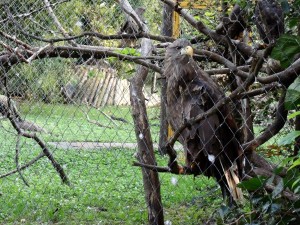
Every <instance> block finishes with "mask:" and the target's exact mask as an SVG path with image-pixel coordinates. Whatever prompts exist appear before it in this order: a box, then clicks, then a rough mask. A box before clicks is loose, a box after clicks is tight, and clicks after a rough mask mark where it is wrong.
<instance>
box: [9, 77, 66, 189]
mask: <svg viewBox="0 0 300 225" xmlns="http://www.w3.org/2000/svg"><path fill="white" fill-rule="evenodd" d="M3 81H4V82H3V83H4V87H5V91H6V96H7V100H8V101H7V103H8V108H9V109H10V108H11V104H12V103H11V96H10V92H9V90H8V88H7V74H5V76H4V79H3ZM7 118H8V119H9V121H10V123H11V124H12V126H13V128H14V129H15V130H16V131H17V133H18V135H20V136H23V137H26V138H31V139H33V140H34V141H35V142H36V143H37V144H38V145H39V146H40V147H41V149H42V151H43V153H44V155H45V156H47V158H48V159H49V160H50V162H51V163H52V165H53V167H54V168H55V169H56V171H57V172H58V174H59V175H60V178H61V179H62V181H63V183H65V184H67V185H70V181H69V179H68V177H67V175H66V173H65V171H64V169H63V168H62V167H61V165H60V164H59V163H57V162H56V160H55V159H54V157H53V155H52V153H51V152H50V151H49V149H48V147H47V145H46V143H45V142H44V141H43V140H42V139H40V138H39V137H38V136H37V135H36V133H26V132H24V131H22V129H21V128H20V127H19V126H18V123H17V122H16V120H15V118H14V116H13V115H12V114H11V112H10V110H8V111H7Z"/></svg>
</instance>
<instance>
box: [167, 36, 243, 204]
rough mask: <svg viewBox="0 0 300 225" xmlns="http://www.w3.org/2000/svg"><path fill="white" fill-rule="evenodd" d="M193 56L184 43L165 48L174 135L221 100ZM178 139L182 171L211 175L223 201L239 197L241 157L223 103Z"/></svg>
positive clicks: (226, 107)
mask: <svg viewBox="0 0 300 225" xmlns="http://www.w3.org/2000/svg"><path fill="white" fill-rule="evenodd" d="M192 56H193V48H192V47H191V44H190V42H189V41H188V40H186V39H178V40H176V41H174V42H173V43H172V44H171V45H169V46H168V48H167V50H166V56H165V64H164V76H165V77H166V79H167V118H168V122H169V124H170V125H171V127H172V129H173V130H175V131H176V130H177V129H178V128H179V127H180V126H181V125H182V124H183V123H184V122H185V121H187V120H189V119H191V118H194V117H196V116H197V115H199V114H202V113H204V112H206V111H207V110H209V109H210V108H211V107H213V106H214V104H215V103H216V102H218V101H219V100H220V99H221V98H224V94H223V92H222V91H221V89H220V88H219V87H218V86H217V84H216V83H215V82H214V81H213V80H212V79H211V78H210V77H209V76H208V75H207V74H206V73H205V72H204V71H203V70H202V69H201V68H200V67H199V66H198V64H197V63H196V61H194V59H193V57H192ZM178 141H179V142H180V143H181V144H182V145H183V147H184V150H185V158H186V166H185V167H184V168H186V170H183V171H189V173H190V174H194V175H195V176H197V175H200V174H204V175H206V176H208V177H215V178H216V180H217V182H218V183H219V185H220V187H221V190H222V194H223V197H224V198H225V197H226V196H228V197H229V200H240V199H241V198H242V194H241V191H240V189H239V188H238V187H237V183H239V180H240V179H241V177H242V174H243V156H242V150H241V148H240V144H239V137H238V134H237V126H236V125H235V121H234V119H233V117H232V115H231V113H230V110H229V107H228V106H227V105H224V106H222V107H221V108H220V109H219V110H217V112H215V113H213V114H211V115H209V116H207V117H206V118H205V119H204V120H202V121H200V122H197V123H195V124H192V125H191V126H188V127H187V128H185V130H184V131H183V132H182V133H181V135H180V137H179V138H178ZM179 173H181V172H179ZM183 173H184V172H183Z"/></svg>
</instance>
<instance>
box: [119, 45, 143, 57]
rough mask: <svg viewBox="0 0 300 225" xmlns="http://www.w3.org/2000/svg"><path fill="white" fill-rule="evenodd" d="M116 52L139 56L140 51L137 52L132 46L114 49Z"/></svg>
mask: <svg viewBox="0 0 300 225" xmlns="http://www.w3.org/2000/svg"><path fill="white" fill-rule="evenodd" d="M116 52H117V53H121V54H124V55H132V56H140V55H141V53H140V52H138V51H137V50H136V49H134V48H128V47H126V48H123V49H122V50H116Z"/></svg>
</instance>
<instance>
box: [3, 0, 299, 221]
mask: <svg viewBox="0 0 300 225" xmlns="http://www.w3.org/2000/svg"><path fill="white" fill-rule="evenodd" d="M258 2H260V3H256V2H255V3H254V2H253V1H251V2H248V1H241V3H240V7H241V8H240V7H238V6H237V5H234V4H233V2H231V1H176V3H175V2H174V1H168V0H164V1H144V0H132V1H128V2H127V1H112V0H107V1H102V0H38V1H31V0H28V1H22V0H11V1H8V0H7V1H5V0H4V1H1V2H0V8H1V11H0V69H1V71H0V87H1V89H0V115H1V120H0V131H1V132H0V140H1V141H0V142H1V145H0V146H1V147H0V149H1V151H0V155H1V159H0V178H1V180H0V202H1V203H0V205H1V208H0V223H1V224H147V223H152V224H163V223H164V224H168V225H170V224H297V221H299V215H298V213H299V193H298V192H299V188H298V187H299V185H298V183H299V173H298V171H297V170H287V168H288V167H289V166H290V165H293V163H294V160H295V163H296V164H295V163H294V166H295V167H296V168H297V165H298V164H297V158H296V156H297V155H298V148H299V146H298V144H299V143H297V139H296V141H295V138H297V137H298V135H299V133H297V130H298V129H300V128H299V121H298V120H299V118H298V116H297V115H298V114H297V107H293V106H291V105H293V104H296V105H297V103H298V102H297V100H298V97H299V92H298V83H297V80H296V82H294V83H293V84H292V82H293V81H294V80H295V79H296V77H297V76H298V72H299V65H298V64H299V63H298V61H299V60H298V57H297V54H296V53H299V46H298V47H297V46H296V47H294V46H293V42H292V41H291V39H288V38H289V37H285V38H286V39H280V41H278V42H277V43H279V44H278V46H279V47H277V48H276V46H275V47H274V43H275V41H276V40H277V39H278V38H279V36H280V35H281V34H283V33H284V30H283V31H281V29H282V27H281V25H280V26H279V25H278V26H277V27H276V26H275V25H274V24H275V22H278V21H279V23H280V21H281V20H282V19H283V13H282V12H281V13H280V10H278V7H279V3H278V4H277V3H275V2H277V1H271V0H268V1H258ZM267 2H271V4H273V5H272V7H274V8H272V7H271V8H272V9H273V11H272V13H271V14H272V16H275V17H272V18H273V21H274V24H273V25H272V26H273V27H272V26H271V27H269V28H265V29H266V30H264V35H265V36H264V37H263V36H261V35H262V34H261V31H260V30H259V29H263V27H262V26H261V24H265V18H266V16H268V15H270V12H262V9H264V7H263V6H265V5H263V4H267ZM281 2H282V1H281ZM283 2H285V3H286V4H287V5H288V6H289V7H290V9H291V10H290V11H289V12H284V13H285V14H284V17H285V21H286V23H288V22H287V21H290V20H289V19H291V18H294V17H295V15H296V16H298V15H297V13H295V12H297V7H299V4H298V2H299V1H295V2H296V3H295V4H294V5H292V4H291V2H290V1H283ZM259 4H262V6H260V5H259ZM166 5H168V6H169V7H171V9H172V7H173V8H175V10H177V11H178V12H180V15H181V17H180V23H179V27H178V28H179V29H180V32H179V33H180V34H179V37H178V38H185V39H188V40H189V41H190V42H191V43H192V45H193V48H194V53H195V54H194V59H195V62H196V64H197V67H198V66H199V68H201V69H202V70H204V71H206V73H207V74H208V75H209V76H210V77H211V78H212V79H213V80H214V82H215V83H216V84H217V85H218V87H219V88H220V90H221V91H222V98H221V99H223V100H224V99H225V102H224V104H223V105H226V107H227V109H228V112H227V114H226V115H224V114H223V115H222V119H221V120H222V121H220V123H219V127H221V126H223V124H224V123H226V120H227V119H228V117H230V116H232V117H233V118H234V121H235V123H236V124H237V127H238V129H236V130H230V132H232V133H233V136H234V137H235V135H236V133H235V132H237V133H240V134H241V139H239V148H241V149H246V147H247V145H245V143H247V144H249V143H250V144H251V146H252V149H251V150H254V151H255V152H256V153H258V155H259V156H257V155H255V156H253V155H252V158H251V159H250V158H247V157H249V155H247V154H250V153H249V152H247V154H246V156H245V157H246V158H247V160H245V162H246V163H245V164H246V165H245V166H246V167H245V168H244V169H243V170H244V172H245V174H244V175H243V177H240V179H241V180H242V179H243V180H245V183H244V181H243V185H244V186H241V188H242V190H243V194H244V201H243V203H242V204H239V205H235V204H233V205H231V204H230V203H228V201H227V200H228V196H227V198H225V199H223V197H222V190H221V188H220V186H219V185H218V182H216V179H215V178H214V174H209V172H207V171H209V170H210V168H211V166H213V164H214V163H212V165H210V166H208V167H207V168H206V171H201V173H203V174H206V175H209V176H210V177H207V176H205V175H199V174H194V175H199V176H188V175H186V174H181V175H178V174H174V171H172V170H171V169H170V168H168V167H167V166H171V165H170V164H169V157H170V155H168V154H165V155H162V153H163V150H164V149H163V148H162V147H165V144H166V143H168V140H172V137H168V139H166V140H163V139H162V137H164V138H165V136H164V135H162V133H164V134H166V133H167V127H166V126H164V125H163V124H166V121H168V123H171V124H172V123H179V125H181V124H184V123H185V122H189V123H187V124H186V127H185V128H184V129H183V130H184V132H190V131H189V129H190V127H189V125H191V126H192V127H193V126H195V124H190V122H191V121H189V119H193V118H190V117H189V113H190V112H191V110H190V111H189V109H188V108H184V107H182V106H179V105H180V104H182V105H187V104H186V102H184V101H185V100H184V98H182V96H184V94H185V92H184V89H185V88H186V86H187V87H189V84H184V85H182V87H180V89H178V90H179V92H180V91H181V92H180V94H179V95H178V96H180V97H178V99H180V101H179V100H178V99H176V100H177V101H178V108H179V109H182V110H183V112H181V111H178V112H174V111H168V110H167V114H166V115H163V114H162V113H161V111H162V107H165V104H164V101H165V100H166V99H167V98H168V95H172V94H173V93H171V92H170V91H169V92H168V91H167V96H162V95H163V93H164V91H165V90H169V89H167V88H166V86H164V82H165V81H167V82H170V81H169V80H168V79H166V77H164V75H165V73H166V72H165V71H164V64H165V63H164V57H165V52H166V48H167V46H168V45H170V42H172V41H174V40H175V39H176V38H174V37H170V34H162V33H163V32H164V30H166V27H165V26H166V24H167V20H170V19H171V18H172V13H170V12H172V10H171V11H170V9H168V8H167V7H166ZM128 6H129V9H131V7H132V8H133V9H135V11H128ZM275 6H276V7H277V8H276V7H275ZM283 6H284V5H283ZM282 8H283V9H285V8H284V7H282ZM168 10H169V11H168ZM260 10H261V11H260ZM163 11H165V13H166V12H169V14H168V13H166V14H165V15H167V16H165V17H163ZM264 13H266V14H264ZM257 24H260V26H259V25H257ZM173 26H177V25H173ZM289 26H290V27H289ZM167 28H170V27H167ZM173 29H174V27H173ZM298 29H299V28H298ZM285 30H286V31H287V30H289V32H290V33H292V34H293V35H295V36H292V37H293V38H295V37H296V39H295V40H298V39H299V36H297V35H296V34H295V32H296V31H295V30H296V29H295V27H293V25H292V23H289V25H286V27H285ZM276 32H277V33H276ZM293 32H294V33H293ZM278 33H279V34H278ZM167 36H168V37H167ZM147 38H149V39H150V40H151V41H152V44H153V46H152V47H153V48H151V55H150V56H146V57H145V55H144V52H143V51H144V50H143V49H141V47H142V48H143V46H144V43H143V40H145V39H147ZM293 38H292V39H293ZM297 38H298V39H297ZM293 40H294V39H293ZM280 46H281V49H280ZM287 47H290V49H292V50H291V51H290V52H287V53H285V50H286V49H285V48H287ZM271 48H274V49H275V50H276V51H277V52H279V53H281V54H282V55H283V56H282V58H283V59H282V60H280V57H279V56H278V54H277V59H278V57H279V61H281V62H287V59H286V58H289V60H290V61H288V62H287V63H289V65H287V66H283V65H281V66H280V64H279V61H278V60H275V59H274V58H276V57H274V58H273V56H274V55H276V54H275V53H274V54H273V53H272V55H270V50H272V49H271ZM278 49H279V50H278ZM273 52H274V51H273ZM291 52H292V53H291ZM291 54H292V55H291ZM271 56H272V57H271ZM290 56H293V59H291V58H290ZM284 60H285V61H284ZM259 63H261V64H260V66H259ZM141 65H142V66H145V67H142V68H146V67H147V68H148V69H149V71H147V73H146V76H142V75H141V74H142V73H143V72H141V70H140V68H141V67H140V66H141ZM178 65H180V63H179V61H178V63H174V65H172V66H174V68H175V67H176V66H178ZM139 73H141V74H139ZM250 76H254V77H253V79H252V80H250V81H249V82H250V83H249V85H245V81H247V79H248V78H249V77H250ZM139 79H142V86H143V87H139V88H141V90H142V94H141V93H139V92H134V87H133V86H134V82H133V81H139ZM180 79H183V80H184V79H186V78H183V77H180ZM140 84H141V83H140ZM290 84H292V87H290V88H289V89H290V90H291V89H292V91H295V92H287V90H286V89H287V88H288V86H289V85H290ZM239 88H240V89H239ZM237 89H239V92H238V93H236V95H235V96H234V97H232V96H233V95H232V94H233V93H235V92H236V90H237ZM289 89H288V90H289ZM205 90H206V89H205ZM174 91H175V89H174ZM186 91H187V92H188V94H186V96H188V95H189V96H192V95H193V97H195V96H194V95H195V92H192V91H191V90H190V89H189V88H187V89H186ZM291 93H295V94H294V95H293V94H291ZM209 95H210V94H209ZM285 95H286V96H287V97H289V99H288V100H285V106H286V107H287V108H288V109H289V110H290V111H289V114H292V113H294V114H292V116H290V117H289V118H290V119H287V113H288V112H287V111H286V110H285V109H284V107H283V104H284V99H285V98H284V97H285ZM225 96H226V98H224V97H225ZM291 96H294V98H292V97H291ZM136 98H137V100H138V102H141V107H143V104H144V103H145V109H146V112H147V115H144V116H145V118H144V120H147V122H145V123H144V125H145V124H147V126H148V127H143V128H141V127H139V124H138V122H137V121H138V120H139V119H141V120H142V122H143V118H141V117H142V116H141V115H135V112H136V111H135V110H136V108H135V103H134V101H135V99H136ZM201 98H206V99H205V100H204V101H203V102H201V101H202V100H201V101H200V100H199V99H201ZM211 98H212V96H205V95H198V96H196V100H195V102H196V103H195V104H198V105H199V104H200V105H201V104H203V105H205V104H206V103H205V102H206V101H208V102H209V101H211V100H210V99H211ZM182 99H183V100H182ZM214 100H215V99H214ZM219 100H220V99H218V101H213V102H212V105H211V106H209V107H208V108H205V107H206V106H205V107H204V108H201V106H200V108H201V110H200V112H198V115H200V114H201V113H204V114H205V113H206V112H207V111H208V110H209V109H210V108H213V107H215V114H216V115H218V113H219V114H222V109H221V108H220V107H219V108H218V107H217V106H216V105H218V104H219ZM199 101H200V103H199ZM221 101H222V100H221ZM289 103H290V104H289ZM288 104H289V105H288ZM287 105H288V106H287ZM180 107H181V108H180ZM175 108H176V107H175ZM186 110H188V112H187V113H188V115H187V113H186ZM176 113H177V114H178V115H177V119H178V120H176V121H175V122H174V121H172V120H171V119H170V118H173V117H172V116H174V115H175V114H176ZM179 114H180V115H179ZM191 114H192V113H191ZM204 118H205V119H204V121H210V120H211V117H209V116H207V115H206V116H205V115H204ZM219 119H220V118H218V119H217V120H219ZM201 121H203V120H199V121H198V122H196V126H199V127H200V128H201V125H199V124H201V123H202V122H201ZM224 121H225V122H224ZM214 123H215V120H214ZM175 127H176V126H175ZM199 127H198V128H197V129H198V130H197V132H200V133H201V132H202V133H203V135H204V136H205V135H206V136H207V134H208V133H209V132H212V133H213V134H212V135H211V137H210V138H208V139H205V141H206V142H207V143H198V145H199V146H202V147H199V146H198V147H197V149H198V152H197V154H196V157H195V158H197V157H198V156H199V155H201V154H202V153H203V154H204V155H205V157H206V158H207V159H208V160H209V161H210V162H212V161H214V160H211V158H209V157H217V158H218V155H213V156H211V155H210V154H212V153H210V152H209V151H208V150H207V149H209V148H211V145H210V141H211V140H212V139H215V138H217V139H218V141H219V143H218V145H221V149H220V146H219V147H218V148H219V150H220V153H219V154H220V155H222V154H224V153H223V152H224V149H225V148H226V145H225V146H222V145H223V144H224V141H223V140H224V139H223V140H222V138H223V137H222V135H221V136H220V135H216V133H217V132H219V131H218V128H216V127H214V126H213V125H211V124H209V127H208V128H207V127H206V129H203V128H201V129H200V131H199ZM177 128H178V127H177ZM173 129H174V125H173ZM193 129H194V128H193ZM295 129H296V130H295ZM142 131H143V132H142ZM144 131H147V132H148V131H149V132H150V134H151V140H148V139H149V137H148V136H145V133H144ZM174 132H176V129H175V130H174ZM175 134H176V133H175ZM197 135H200V134H199V133H197V134H196V135H195V137H194V138H192V139H193V140H196V139H197V140H198V141H203V140H202V139H201V137H199V136H197ZM224 135H225V136H226V134H223V136H224ZM253 140H254V141H253ZM225 141H226V140H225ZM227 141H228V140H227ZM180 142H181V144H180ZM141 143H142V144H141ZM161 143H163V144H164V145H163V146H162V145H161ZM152 144H153V147H154V152H153V155H152V153H151V151H152V147H151V146H152ZM188 146H189V144H188V140H187V138H185V137H184V135H183V134H182V133H181V135H179V138H178V141H177V142H176V143H175V145H174V149H175V151H176V154H177V155H176V160H177V161H178V162H179V164H180V165H186V164H187V165H186V166H187V167H186V171H193V168H192V167H193V166H194V165H196V164H197V166H199V168H200V170H201V169H202V165H203V164H201V165H199V161H197V159H195V158H193V159H192V160H191V161H189V160H188V159H186V158H187V156H189V151H190V149H188ZM142 148H145V149H146V153H147V152H148V153H149V155H147V154H148V153H147V154H146V156H145V155H143V154H144V153H143V152H142V151H141V149H142ZM232 151H234V149H232ZM164 153H166V152H164ZM167 153H168V152H167ZM200 153H201V154H200ZM227 154H228V153H227V152H225V154H224V157H229V156H228V155H227ZM207 155H208V156H207ZM149 156H150V158H151V157H152V160H154V162H155V165H154V164H153V165H150V166H153V168H154V169H153V168H152V170H153V171H154V172H153V173H155V171H157V170H159V169H161V168H162V170H164V173H159V183H160V185H159V187H160V191H158V193H159V194H160V195H161V201H158V202H159V204H160V205H159V207H158V208H160V211H162V210H163V212H164V213H163V220H162V221H161V220H155V219H154V221H152V220H151V213H153V212H152V211H151V210H152V207H153V206H152V205H151V204H150V203H151V202H153V201H154V200H153V198H155V197H153V196H150V197H149V196H147V193H148V192H147V190H148V189H149V187H147V185H146V182H145V179H150V181H149V182H150V183H148V184H149V185H150V186H151V185H152V187H156V186H155V182H154V180H152V179H153V177H151V176H152V175H153V174H152V175H151V176H150V178H149V176H148V177H147V176H146V175H145V171H150V169H149V168H148V169H145V168H142V169H141V168H140V167H136V166H133V162H136V161H139V162H140V163H143V162H145V161H144V160H146V159H145V158H147V157H149ZM153 156H155V158H153ZM290 156H294V158H288V157H290ZM243 157H244V156H243ZM229 158H230V157H229ZM287 158H288V160H286V159H287ZM207 159H206V161H205V160H203V159H201V160H203V162H202V163H204V161H205V162H206V163H207V162H208V161H207ZM201 160H200V161H201ZM230 160H231V159H230ZM267 162H270V163H271V164H270V165H269V164H267ZM260 163H261V165H260ZM264 163H265V164H264ZM266 165H269V167H268V168H266V167H267V166H266ZM159 166H161V167H159ZM203 166H204V165H203ZM260 166H261V168H260ZM272 166H274V168H273V167H272ZM142 167H144V166H143V165H142ZM146 168H147V165H146ZM166 168H168V170H167V171H166ZM270 168H271V169H270ZM260 169H262V170H260ZM263 169H264V170H263ZM273 169H274V171H273ZM152 170H151V171H152ZM186 173H190V175H193V172H186ZM251 177H254V178H252V179H250V178H251ZM249 179H250V180H249ZM247 182H248V183H247ZM145 193H146V194H145ZM155 216H157V215H155ZM155 216H154V217H155Z"/></svg>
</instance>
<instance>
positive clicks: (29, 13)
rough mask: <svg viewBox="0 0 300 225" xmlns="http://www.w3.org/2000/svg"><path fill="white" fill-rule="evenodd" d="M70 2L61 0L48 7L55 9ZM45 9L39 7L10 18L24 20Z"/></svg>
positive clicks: (2, 21) (0, 21)
mask: <svg viewBox="0 0 300 225" xmlns="http://www.w3.org/2000/svg"><path fill="white" fill-rule="evenodd" d="M69 1H70V0H61V1H58V2H55V3H50V6H51V7H55V6H57V5H59V4H62V3H65V2H69ZM46 8H47V7H41V8H38V9H35V10H32V11H29V12H26V13H23V14H19V15H12V18H14V19H15V18H18V19H21V18H26V17H30V16H32V15H33V14H34V13H38V12H41V11H43V10H46ZM8 20H9V18H6V19H3V20H0V23H1V24H2V23H5V22H7V21H8Z"/></svg>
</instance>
